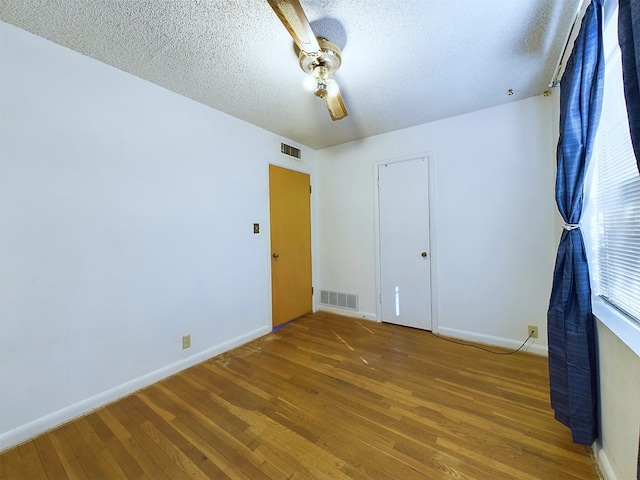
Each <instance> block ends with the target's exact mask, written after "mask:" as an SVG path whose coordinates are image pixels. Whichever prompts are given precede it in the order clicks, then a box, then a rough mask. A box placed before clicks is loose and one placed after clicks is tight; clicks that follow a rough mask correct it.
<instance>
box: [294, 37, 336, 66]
mask: <svg viewBox="0 0 640 480" xmlns="http://www.w3.org/2000/svg"><path fill="white" fill-rule="evenodd" d="M318 44H319V45H320V49H321V52H320V54H319V55H315V56H313V55H308V54H306V53H305V52H303V51H300V54H299V56H298V59H299V61H300V68H301V69H302V70H303V71H304V72H305V73H308V74H313V72H314V70H315V69H316V68H317V67H319V66H323V67H325V69H326V73H327V75H328V74H330V73H333V72H335V71H336V70H338V69H339V68H340V65H341V64H342V53H341V52H340V48H339V47H338V46H337V45H336V44H334V43H331V42H330V41H329V40H327V39H326V38H323V37H318Z"/></svg>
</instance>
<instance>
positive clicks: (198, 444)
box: [0, 313, 598, 480]
mask: <svg viewBox="0 0 640 480" xmlns="http://www.w3.org/2000/svg"><path fill="white" fill-rule="evenodd" d="M491 349H493V350H495V351H500V352H504V349H500V348H498V347H491ZM548 383H549V379H548V365H547V360H546V358H543V357H539V356H535V355H530V354H527V353H523V352H520V353H518V354H515V355H510V356H502V355H493V354H492V353H489V352H486V351H482V350H479V349H476V348H473V347H469V346H464V345H460V344H458V343H453V342H451V341H449V340H448V339H445V338H442V337H438V336H436V335H433V334H431V333H429V332H424V331H420V330H415V329H409V328H404V327H398V326H395V325H389V324H379V323H374V322H368V321H364V320H360V319H353V318H346V317H341V316H338V315H334V314H328V313H315V314H309V315H305V316H304V317H302V318H301V319H299V320H297V321H295V322H292V323H290V324H289V325H287V326H286V327H284V328H282V329H280V330H278V331H276V332H274V333H271V334H268V335H266V336H264V337H262V338H259V339H257V340H255V341H253V342H250V343H248V344H246V345H243V346H241V347H238V348H236V349H234V350H231V351H229V352H226V353H224V354H222V355H219V356H217V357H214V358H212V359H210V360H207V361H205V362H203V363H201V364H199V365H196V366H195V367H192V368H190V369H188V370H185V371H183V372H181V373H179V374H177V375H174V376H172V377H170V378H168V379H166V380H164V381H162V382H159V383H156V384H154V385H151V386H150V387H148V388H146V389H144V390H142V391H139V392H136V393H135V394H133V395H130V396H128V397H126V398H123V399H121V400H119V401H117V402H115V403H113V404H111V405H108V406H106V407H104V408H101V409H99V410H97V411H95V412H92V413H90V414H88V415H86V416H84V417H82V418H80V419H77V420H75V421H73V422H70V423H68V424H66V425H64V426H62V427H60V428H57V429H55V430H52V431H51V432H48V433H47V434H44V435H42V436H40V437H38V438H35V439H33V440H32V441H30V442H27V443H25V444H23V445H21V446H19V447H16V448H13V449H10V450H8V451H5V452H2V453H0V480H4V479H7V480H22V479H29V480H31V479H39V478H43V479H44V478H48V479H49V480H51V479H67V478H68V479H91V480H94V479H97V480H100V479H103V478H104V479H108V480H112V479H114V480H117V479H126V480H141V479H154V480H156V479H157V480H168V479H171V480H174V479H175V480H182V479H210V478H219V479H232V480H266V479H274V480H288V479H295V478H301V479H302V478H304V479H316V478H317V479H321V478H322V479H324V478H338V479H362V480H367V479H382V478H385V479H386V478H390V479H391V478H393V479H396V478H400V479H402V480H413V479H416V480H417V479H435V480H438V479H459V480H465V479H467V480H472V479H474V480H475V479H492V480H500V479H505V480H507V479H518V480H520V479H523V480H534V479H538V480H540V479H549V478H553V479H554V480H555V479H558V480H562V479H566V480H578V479H580V480H592V479H593V480H596V479H598V475H597V472H596V470H595V468H594V465H593V464H592V460H591V456H590V449H588V448H586V447H584V446H581V445H576V444H574V443H572V441H571V434H570V432H569V430H568V429H566V427H564V426H563V425H561V424H559V423H558V422H557V421H555V420H554V418H553V411H552V410H551V408H550V406H549V386H548Z"/></svg>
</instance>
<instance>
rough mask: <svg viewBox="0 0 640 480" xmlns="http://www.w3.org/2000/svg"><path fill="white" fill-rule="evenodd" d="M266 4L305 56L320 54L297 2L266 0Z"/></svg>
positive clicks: (318, 46)
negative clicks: (267, 3)
mask: <svg viewBox="0 0 640 480" xmlns="http://www.w3.org/2000/svg"><path fill="white" fill-rule="evenodd" d="M267 2H269V5H271V8H273V11H274V12H276V15H278V18H279V19H280V21H281V22H282V24H283V25H284V26H285V28H286V29H287V30H288V31H289V34H290V35H291V38H293V41H294V42H296V45H298V48H299V49H300V50H302V51H303V52H305V53H307V54H314V53H319V52H320V45H319V44H318V40H317V39H316V36H315V34H314V33H313V30H312V29H311V25H310V24H309V20H307V16H306V15H305V14H304V10H302V6H301V5H300V2H299V1H298V0H267Z"/></svg>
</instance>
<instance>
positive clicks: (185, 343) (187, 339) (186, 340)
mask: <svg viewBox="0 0 640 480" xmlns="http://www.w3.org/2000/svg"><path fill="white" fill-rule="evenodd" d="M189 347H191V335H183V337H182V349H183V350H184V349H185V348H189Z"/></svg>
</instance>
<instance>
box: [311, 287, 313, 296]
mask: <svg viewBox="0 0 640 480" xmlns="http://www.w3.org/2000/svg"><path fill="white" fill-rule="evenodd" d="M311 296H313V287H311Z"/></svg>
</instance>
